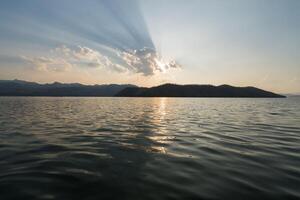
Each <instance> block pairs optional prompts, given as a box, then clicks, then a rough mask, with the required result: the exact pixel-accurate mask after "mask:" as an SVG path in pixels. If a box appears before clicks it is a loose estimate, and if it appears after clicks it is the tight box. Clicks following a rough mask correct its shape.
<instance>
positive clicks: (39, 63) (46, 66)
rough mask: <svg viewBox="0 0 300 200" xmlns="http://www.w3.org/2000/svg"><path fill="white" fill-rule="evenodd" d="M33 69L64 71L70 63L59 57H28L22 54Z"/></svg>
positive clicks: (68, 68) (67, 69)
mask: <svg viewBox="0 0 300 200" xmlns="http://www.w3.org/2000/svg"><path fill="white" fill-rule="evenodd" d="M22 58H23V60H25V61H27V62H28V63H29V64H31V65H32V67H34V68H35V69H37V70H39V71H53V72H65V71H69V70H70V69H71V68H72V64H71V63H69V62H68V61H66V60H64V59H61V58H56V59H53V58H48V57H35V58H30V57H26V56H22Z"/></svg>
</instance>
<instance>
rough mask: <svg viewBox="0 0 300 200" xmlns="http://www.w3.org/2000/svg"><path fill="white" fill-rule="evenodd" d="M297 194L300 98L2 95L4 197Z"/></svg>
mask: <svg viewBox="0 0 300 200" xmlns="http://www.w3.org/2000/svg"><path fill="white" fill-rule="evenodd" d="M226 198H227V199H229V198H238V199H254V198H256V199H257V198H260V199H265V198H273V199H297V198H300V98H287V99H213V98H212V99H209V98H200V99H197V98H47V97H35V98H34V97H33V98H31V97H2V98H0V199H1V200H6V199H22V200H23V199H30V200H34V199H63V200H66V199H72V200H73V199H89V200H92V199H130V200H133V199H226Z"/></svg>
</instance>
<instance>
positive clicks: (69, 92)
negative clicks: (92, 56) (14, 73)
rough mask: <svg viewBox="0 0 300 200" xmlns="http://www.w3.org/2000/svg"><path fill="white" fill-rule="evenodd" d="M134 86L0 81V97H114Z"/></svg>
mask: <svg viewBox="0 0 300 200" xmlns="http://www.w3.org/2000/svg"><path fill="white" fill-rule="evenodd" d="M128 87H130V88H134V87H136V86H134V85H129V84H126V85H117V84H109V85H83V84H79V83H70V84H68V83H59V82H54V83H51V84H39V83H35V82H27V81H21V80H0V96H114V95H116V94H117V93H118V92H120V91H121V90H123V89H125V88H128Z"/></svg>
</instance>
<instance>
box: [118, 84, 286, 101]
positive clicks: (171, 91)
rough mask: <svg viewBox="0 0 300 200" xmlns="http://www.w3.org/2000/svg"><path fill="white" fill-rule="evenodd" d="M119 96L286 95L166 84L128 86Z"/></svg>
mask: <svg viewBox="0 0 300 200" xmlns="http://www.w3.org/2000/svg"><path fill="white" fill-rule="evenodd" d="M116 96H119V97H256V98H258V97H268V98H283V97H285V96H283V95H279V94H275V93H272V92H268V91H265V90H261V89H258V88H255V87H233V86H230V85H220V86H213V85H176V84H164V85H160V86H157V87H151V88H145V87H128V88H125V89H123V90H122V91H120V92H119V93H118V94H117V95H116Z"/></svg>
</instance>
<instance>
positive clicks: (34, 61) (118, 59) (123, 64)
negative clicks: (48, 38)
mask: <svg viewBox="0 0 300 200" xmlns="http://www.w3.org/2000/svg"><path fill="white" fill-rule="evenodd" d="M111 51H112V55H110V56H106V55H103V54H102V53H100V52H99V51H97V50H94V49H91V48H89V47H83V46H76V47H74V48H73V49H71V48H69V47H66V46H60V47H58V48H55V49H53V50H51V52H50V55H49V56H44V57H33V58H31V57H24V56H23V59H24V60H25V61H27V62H28V63H30V64H31V65H32V66H34V67H35V68H36V69H38V70H42V71H54V72H64V71H68V70H70V69H72V68H73V67H88V68H105V69H108V70H111V71H116V72H120V73H124V72H131V73H139V74H142V75H144V76H150V75H154V74H155V73H158V72H166V71H167V70H168V69H171V68H180V65H179V64H178V63H176V62H175V61H172V60H171V61H165V60H163V59H162V57H161V56H160V55H159V54H158V53H157V52H156V51H155V50H154V49H151V48H146V47H145V48H142V49H138V50H126V51H121V50H117V49H112V50H111Z"/></svg>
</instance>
